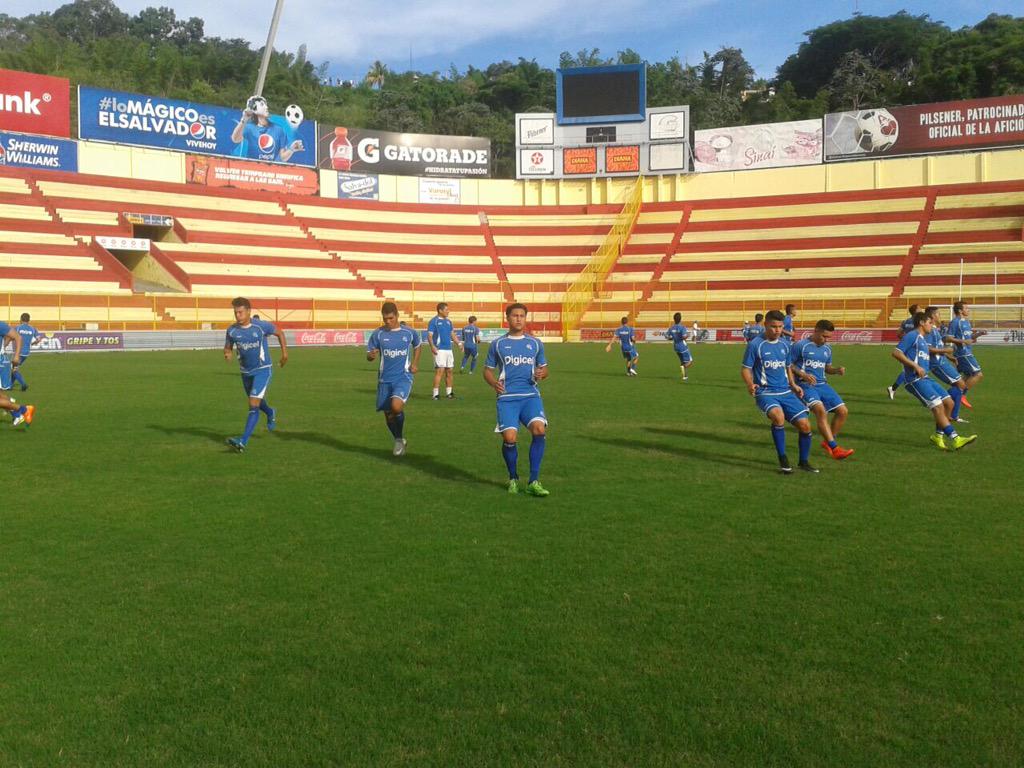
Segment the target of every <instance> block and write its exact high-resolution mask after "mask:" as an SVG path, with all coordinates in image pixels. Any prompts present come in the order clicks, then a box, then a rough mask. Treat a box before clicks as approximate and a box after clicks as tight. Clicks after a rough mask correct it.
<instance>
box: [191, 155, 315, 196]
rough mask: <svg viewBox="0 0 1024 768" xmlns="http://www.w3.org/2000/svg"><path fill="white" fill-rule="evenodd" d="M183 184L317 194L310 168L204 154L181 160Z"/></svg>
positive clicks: (293, 193)
mask: <svg viewBox="0 0 1024 768" xmlns="http://www.w3.org/2000/svg"><path fill="white" fill-rule="evenodd" d="M185 181H187V182H188V183H189V184H200V185H202V186H205V187H232V188H234V189H248V190H252V191H255V192H287V193H289V194H292V195H315V194H316V193H317V192H319V191H320V178H319V174H318V173H317V172H316V171H315V170H313V169H312V168H299V167H288V166H282V165H271V164H270V163H254V162H252V161H251V160H235V159H229V158H226V157H225V158H221V157H207V156H204V155H188V156H187V157H186V158H185Z"/></svg>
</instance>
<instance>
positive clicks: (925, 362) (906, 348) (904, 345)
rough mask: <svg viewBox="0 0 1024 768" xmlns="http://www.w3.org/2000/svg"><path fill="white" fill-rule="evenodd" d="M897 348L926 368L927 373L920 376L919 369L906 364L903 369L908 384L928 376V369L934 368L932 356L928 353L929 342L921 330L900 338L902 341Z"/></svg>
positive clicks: (912, 360)
mask: <svg viewBox="0 0 1024 768" xmlns="http://www.w3.org/2000/svg"><path fill="white" fill-rule="evenodd" d="M896 349H898V350H899V351H900V352H902V353H903V354H904V355H906V356H907V357H908V358H910V360H911V362H915V363H917V364H918V365H919V366H921V367H922V368H923V369H924V374H925V375H924V376H918V375H917V371H915V370H914V369H913V368H911V367H910V366H909V365H904V366H903V371H904V373H905V374H906V377H907V383H908V384H912V383H913V382H915V381H920V380H921V379H922V378H925V377H927V376H928V371H930V370H931V369H932V366H931V356H930V355H929V354H928V342H927V340H925V338H924V336H923V335H922V334H921V332H920V331H918V330H913V331H911V332H910V333H908V334H907V335H906V336H904V337H903V338H902V339H900V343H899V344H897V345H896Z"/></svg>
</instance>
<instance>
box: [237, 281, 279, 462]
mask: <svg viewBox="0 0 1024 768" xmlns="http://www.w3.org/2000/svg"><path fill="white" fill-rule="evenodd" d="M231 306H232V307H233V308H234V310H235V323H234V325H232V326H230V327H229V328H228V330H227V333H225V334H224V359H225V360H230V359H231V348H232V347H235V348H236V349H237V350H238V367H239V368H240V369H241V371H242V387H243V388H244V389H245V394H246V395H247V396H248V398H249V415H248V416H247V417H246V420H245V431H244V432H243V433H242V436H241V437H229V438H228V439H227V441H226V442H227V444H228V445H230V446H231V447H232V448H234V449H235V450H236V451H238V452H239V453H242V452H243V451H245V447H246V446H247V445H248V444H249V438H250V437H252V433H253V430H254V429H256V425H257V424H258V423H259V420H260V411H262V412H263V413H264V414H266V417H267V429H269V430H270V431H271V432H272V431H274V429H275V428H276V427H277V412H276V411H275V410H274V409H273V408H271V407H270V405H269V404H268V403H267V388H268V387H269V386H270V378H271V375H272V374H273V372H274V361H273V360H271V359H270V343H269V338H270V337H271V336H276V337H277V341H278V343H279V344H280V345H281V367H282V368H284V366H285V363H287V362H288V345H287V343H286V342H285V339H284V331H281V330H278V329H277V328H276V327H275V326H274V324H273V323H270V322H267V321H266V320H255V319H253V317H252V304H250V303H249V300H248V299H243V298H242V297H239V298H237V299H233V300H232V301H231Z"/></svg>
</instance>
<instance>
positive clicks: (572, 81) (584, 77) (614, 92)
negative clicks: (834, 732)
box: [556, 64, 647, 125]
mask: <svg viewBox="0 0 1024 768" xmlns="http://www.w3.org/2000/svg"><path fill="white" fill-rule="evenodd" d="M556 93H557V101H558V123H559V125H572V124H579V123H607V122H622V123H628V122H640V121H641V120H644V119H645V117H646V112H647V67H646V66H645V65H644V64H622V65H619V66H614V67H577V68H573V69H560V70H558V72H557V74H556Z"/></svg>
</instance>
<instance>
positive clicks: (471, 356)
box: [459, 315, 480, 375]
mask: <svg viewBox="0 0 1024 768" xmlns="http://www.w3.org/2000/svg"><path fill="white" fill-rule="evenodd" d="M479 341H480V329H479V328H477V326H476V315H470V317H469V325H466V326H464V327H463V329H462V365H460V366H459V372H460V373H461V372H462V371H465V370H466V361H467V360H468V361H469V373H470V375H472V374H473V371H475V370H476V356H477V354H478V352H479V347H478V346H477V344H478V343H479Z"/></svg>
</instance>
